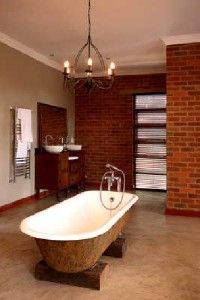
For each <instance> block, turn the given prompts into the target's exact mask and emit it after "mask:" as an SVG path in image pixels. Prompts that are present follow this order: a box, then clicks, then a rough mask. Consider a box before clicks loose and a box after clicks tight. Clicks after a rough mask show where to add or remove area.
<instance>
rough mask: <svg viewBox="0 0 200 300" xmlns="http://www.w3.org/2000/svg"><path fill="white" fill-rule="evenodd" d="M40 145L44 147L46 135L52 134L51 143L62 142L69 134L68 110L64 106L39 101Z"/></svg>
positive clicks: (49, 141)
mask: <svg viewBox="0 0 200 300" xmlns="http://www.w3.org/2000/svg"><path fill="white" fill-rule="evenodd" d="M37 114H38V146H39V147H42V145H43V143H44V139H45V136H46V135H51V136H52V137H53V141H51V139H49V140H48V143H49V144H52V143H53V144H60V142H61V140H60V138H61V137H66V136H67V110H66V109H65V108H62V107H57V106H53V105H48V104H44V103H38V110H37Z"/></svg>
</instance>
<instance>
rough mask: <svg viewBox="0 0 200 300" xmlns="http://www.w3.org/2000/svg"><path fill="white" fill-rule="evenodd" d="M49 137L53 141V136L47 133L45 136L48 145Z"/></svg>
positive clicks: (45, 142)
mask: <svg viewBox="0 0 200 300" xmlns="http://www.w3.org/2000/svg"><path fill="white" fill-rule="evenodd" d="M48 138H50V139H51V140H52V141H53V137H52V135H50V134H47V135H45V137H44V144H45V145H48Z"/></svg>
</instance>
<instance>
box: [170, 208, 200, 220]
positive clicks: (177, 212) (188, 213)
mask: <svg viewBox="0 0 200 300" xmlns="http://www.w3.org/2000/svg"><path fill="white" fill-rule="evenodd" d="M165 214H166V215H171V216H183V217H197V218H199V217H200V211H196V210H186V209H173V208H166V209H165Z"/></svg>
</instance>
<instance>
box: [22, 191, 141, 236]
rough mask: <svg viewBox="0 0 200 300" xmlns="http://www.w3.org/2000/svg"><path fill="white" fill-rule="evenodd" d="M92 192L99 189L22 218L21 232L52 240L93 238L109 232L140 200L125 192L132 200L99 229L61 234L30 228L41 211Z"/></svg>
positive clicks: (134, 195)
mask: <svg viewBox="0 0 200 300" xmlns="http://www.w3.org/2000/svg"><path fill="white" fill-rule="evenodd" d="M90 192H99V190H91V191H84V192H81V193H79V194H77V195H76V196H74V197H71V198H69V199H66V200H64V201H62V202H61V203H58V204H55V205H53V206H50V207H48V208H46V209H44V210H41V211H39V212H37V213H35V214H33V215H31V216H29V217H27V218H25V219H24V220H22V222H21V224H20V230H21V232H23V233H25V234H27V235H29V236H31V237H34V238H39V239H45V240H52V241H75V240H77V241H78V240H86V239H91V238H94V237H97V236H99V235H102V234H104V233H105V232H107V231H108V230H109V229H110V228H111V227H112V226H113V225H114V224H115V223H117V221H118V220H119V219H120V218H121V217H122V216H123V215H124V214H125V213H126V212H127V211H128V210H129V209H130V208H131V207H132V206H133V204H134V203H136V202H137V201H138V196H137V195H136V194H134V193H126V192H125V194H126V195H130V196H131V198H130V200H128V202H127V203H126V204H125V205H124V206H123V207H122V208H121V209H120V210H119V211H118V212H117V213H116V214H115V215H113V216H111V218H110V219H109V220H108V221H107V222H106V223H104V224H103V225H102V226H101V227H99V228H98V229H95V230H91V231H88V232H84V233H76V234H62V235H59V234H55V233H42V232H39V231H35V230H33V229H30V227H29V224H28V222H29V219H30V218H32V217H34V216H35V215H37V214H40V213H41V212H44V211H45V210H48V209H52V208H53V207H55V206H59V205H61V204H62V203H63V202H65V201H68V203H69V201H73V200H75V198H76V197H77V196H80V195H82V194H85V193H90ZM111 192H112V191H111ZM113 193H116V192H114V191H113ZM99 201H100V200H99ZM102 207H103V206H102ZM104 209H105V208H104Z"/></svg>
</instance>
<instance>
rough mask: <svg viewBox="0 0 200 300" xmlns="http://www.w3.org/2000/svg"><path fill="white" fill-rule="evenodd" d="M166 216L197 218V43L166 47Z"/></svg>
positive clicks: (199, 112)
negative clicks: (175, 215) (167, 214)
mask: <svg viewBox="0 0 200 300" xmlns="http://www.w3.org/2000/svg"><path fill="white" fill-rule="evenodd" d="M167 99H168V104H167V185H168V191H167V205H166V213H170V214H182V215H197V216H200V43H195V44H184V45H173V46H168V47H167Z"/></svg>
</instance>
